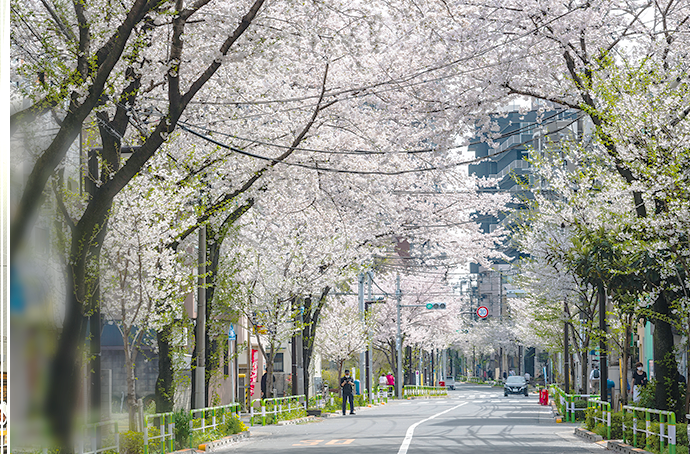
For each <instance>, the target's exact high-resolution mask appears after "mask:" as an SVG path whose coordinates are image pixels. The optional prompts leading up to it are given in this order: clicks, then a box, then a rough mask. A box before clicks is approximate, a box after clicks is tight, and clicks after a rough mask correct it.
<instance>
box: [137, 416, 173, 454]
mask: <svg viewBox="0 0 690 454" xmlns="http://www.w3.org/2000/svg"><path fill="white" fill-rule="evenodd" d="M149 421H151V422H152V423H153V425H152V426H151V427H152V428H156V427H158V429H159V432H160V434H159V435H154V436H150V435H149ZM153 440H160V443H161V448H162V449H161V453H166V452H173V451H174V450H175V446H174V444H175V414H174V413H172V412H168V413H155V414H153V415H144V454H149V453H150V451H149V443H151V441H153Z"/></svg>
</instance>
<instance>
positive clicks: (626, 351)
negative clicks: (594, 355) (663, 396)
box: [620, 320, 631, 405]
mask: <svg viewBox="0 0 690 454" xmlns="http://www.w3.org/2000/svg"><path fill="white" fill-rule="evenodd" d="M630 336H631V330H630V324H629V323H628V322H627V320H626V326H625V339H623V348H622V349H621V352H622V353H623V354H622V355H621V356H622V358H621V361H623V364H622V367H621V374H622V377H621V399H620V401H621V405H627V404H628V358H629V357H630V345H629V344H628V342H630Z"/></svg>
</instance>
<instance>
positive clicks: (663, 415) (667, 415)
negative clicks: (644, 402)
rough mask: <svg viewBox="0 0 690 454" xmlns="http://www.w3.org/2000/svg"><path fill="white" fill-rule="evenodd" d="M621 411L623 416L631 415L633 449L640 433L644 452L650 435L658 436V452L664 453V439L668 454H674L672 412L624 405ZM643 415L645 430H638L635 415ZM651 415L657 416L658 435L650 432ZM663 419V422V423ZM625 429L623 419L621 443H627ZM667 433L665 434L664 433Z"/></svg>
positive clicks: (673, 415) (674, 425) (674, 427)
mask: <svg viewBox="0 0 690 454" xmlns="http://www.w3.org/2000/svg"><path fill="white" fill-rule="evenodd" d="M623 411H624V412H625V414H628V413H632V418H633V422H632V444H633V446H634V447H636V448H637V433H638V432H641V433H644V434H645V450H647V451H648V450H649V449H650V447H649V441H650V435H658V436H659V447H660V448H661V451H660V452H664V438H665V439H666V440H667V442H668V454H676V414H675V413H673V412H672V411H665V410H655V409H653V408H640V407H633V406H631V405H624V406H623ZM640 412H641V413H644V414H645V418H644V419H645V428H644V430H643V429H638V428H637V415H638V413H640ZM652 415H659V433H656V432H653V431H652ZM664 419H665V421H664ZM665 426H668V431H666V430H665V429H666V427H665ZM625 431H626V427H625V418H623V441H624V442H626V443H627V442H628V440H626V433H625ZM665 432H667V433H665Z"/></svg>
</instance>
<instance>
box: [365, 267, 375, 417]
mask: <svg viewBox="0 0 690 454" xmlns="http://www.w3.org/2000/svg"><path fill="white" fill-rule="evenodd" d="M371 274H372V273H371V271H369V272H368V273H367V278H368V279H367V283H368V284H369V285H368V291H367V301H372V299H371V281H373V280H374V279H373V277H372V275H371ZM366 309H367V305H366V303H365V307H364V316H365V317H366V315H367V314H366V312H367V311H366ZM368 334H369V349H368V350H367V384H366V386H367V389H368V390H369V403H370V404H371V401H372V394H373V392H374V380H373V376H374V371H373V366H374V345H373V340H372V339H371V337H372V336H371V333H368Z"/></svg>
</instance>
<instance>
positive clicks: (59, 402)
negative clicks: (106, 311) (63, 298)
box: [45, 267, 86, 452]
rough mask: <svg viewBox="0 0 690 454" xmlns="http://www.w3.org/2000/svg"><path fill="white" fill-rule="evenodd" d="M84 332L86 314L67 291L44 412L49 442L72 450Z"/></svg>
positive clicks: (71, 277)
mask: <svg viewBox="0 0 690 454" xmlns="http://www.w3.org/2000/svg"><path fill="white" fill-rule="evenodd" d="M67 282H74V272H73V270H72V268H71V267H68V270H67ZM85 336H86V317H84V315H83V314H82V312H81V305H80V304H79V302H78V301H77V297H76V295H75V294H74V292H68V293H67V310H66V314H65V320H64V322H63V327H62V333H61V335H60V338H59V340H58V347H57V351H56V353H55V356H54V357H53V359H52V363H51V365H50V377H51V380H50V382H49V383H48V389H47V397H46V408H45V412H46V415H47V417H48V422H49V424H50V429H51V433H52V434H53V443H54V444H55V446H57V447H60V448H61V451H60V452H72V449H73V448H70V447H73V446H74V442H73V437H72V434H73V432H74V427H73V421H74V419H75V414H76V409H77V407H76V402H77V400H78V399H77V392H78V389H79V383H80V382H81V381H82V378H81V374H80V373H79V372H80V367H79V366H80V364H81V359H82V358H80V356H79V352H81V351H83V349H82V348H81V347H82V346H83V345H84V338H85Z"/></svg>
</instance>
